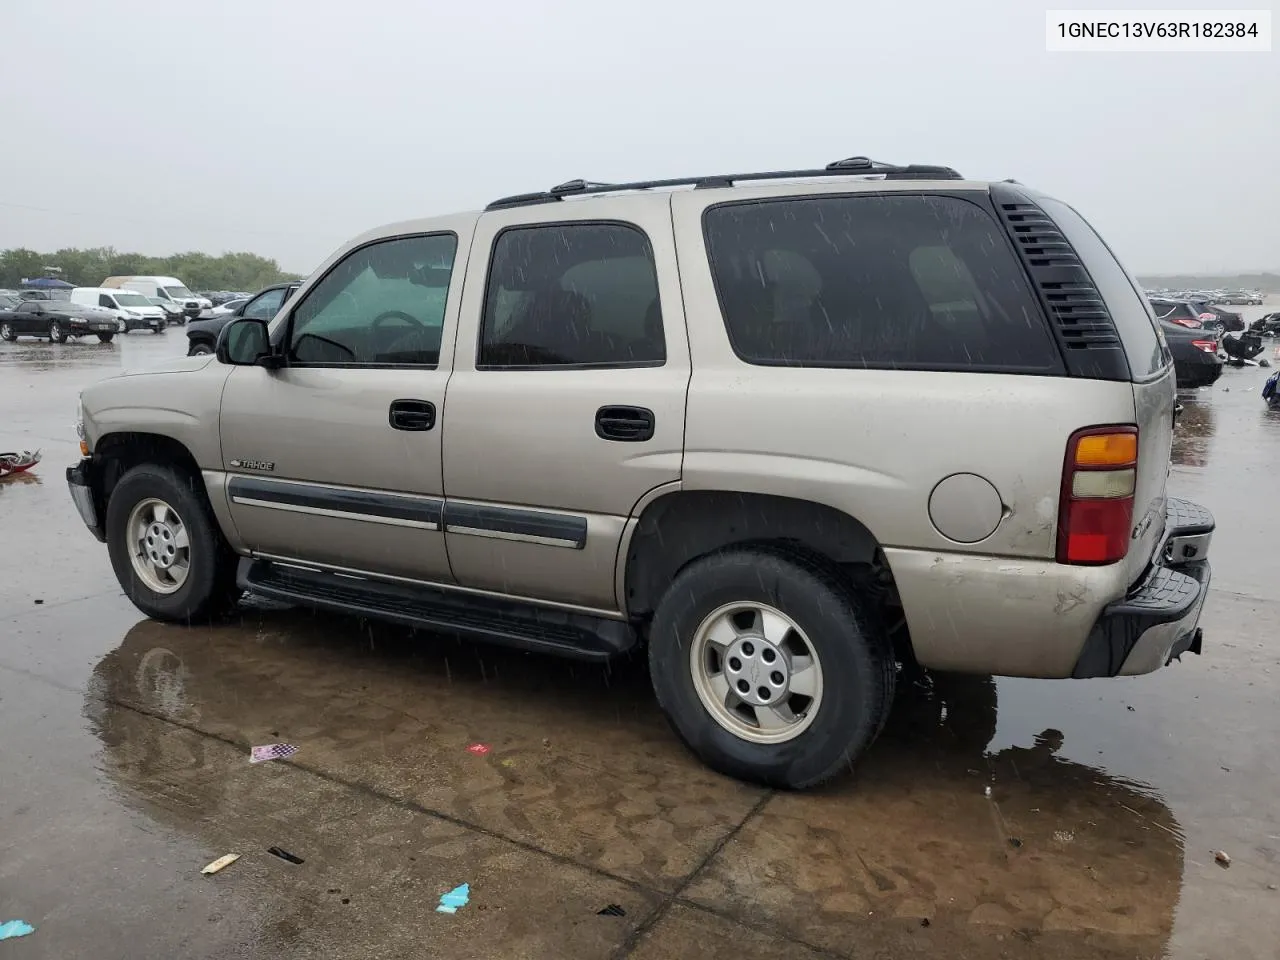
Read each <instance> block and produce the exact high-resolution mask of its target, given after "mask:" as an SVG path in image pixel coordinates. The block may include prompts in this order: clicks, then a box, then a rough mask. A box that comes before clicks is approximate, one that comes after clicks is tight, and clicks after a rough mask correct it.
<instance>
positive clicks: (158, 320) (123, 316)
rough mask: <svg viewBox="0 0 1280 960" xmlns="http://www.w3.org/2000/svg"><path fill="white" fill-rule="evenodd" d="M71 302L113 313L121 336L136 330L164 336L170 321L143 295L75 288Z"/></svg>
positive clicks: (115, 290)
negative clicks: (163, 333)
mask: <svg viewBox="0 0 1280 960" xmlns="http://www.w3.org/2000/svg"><path fill="white" fill-rule="evenodd" d="M71 302H72V303H79V304H81V305H83V306H87V307H92V306H97V307H102V308H103V309H104V310H109V311H111V314H112V316H114V317H115V318H116V320H117V321H118V322H119V324H120V332H121V333H130V332H132V331H134V330H150V331H151V332H152V333H162V332H163V331H164V330H165V329H166V328H167V327H168V326H169V321H168V318H167V317H166V315H165V312H164V310H162V309H161V308H160V307H157V306H156V305H155V304H153V303H152V302H151V301H150V300H148V299H147V298H146V297H144V296H143V295H142V294H140V293H135V292H134V291H132V290H122V289H112V288H110V287H76V288H75V289H74V290H72V291H71Z"/></svg>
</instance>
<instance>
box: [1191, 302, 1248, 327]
mask: <svg viewBox="0 0 1280 960" xmlns="http://www.w3.org/2000/svg"><path fill="white" fill-rule="evenodd" d="M1205 313H1208V314H1211V315H1212V317H1213V319H1212V320H1205V319H1204V314H1205ZM1201 322H1202V323H1203V324H1204V326H1205V327H1206V328H1208V329H1214V330H1217V331H1218V332H1220V333H1236V332H1238V331H1240V330H1243V329H1244V317H1243V316H1242V315H1241V314H1238V313H1236V312H1235V311H1234V310H1228V309H1226V308H1225V307H1219V306H1214V305H1212V304H1210V305H1208V306H1206V307H1204V310H1203V313H1201Z"/></svg>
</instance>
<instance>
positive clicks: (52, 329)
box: [49, 320, 67, 343]
mask: <svg viewBox="0 0 1280 960" xmlns="http://www.w3.org/2000/svg"><path fill="white" fill-rule="evenodd" d="M49 342H50V343H66V342H67V331H65V330H63V329H62V324H61V323H59V322H58V321H57V320H50V321H49Z"/></svg>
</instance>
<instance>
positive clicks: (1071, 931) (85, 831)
mask: <svg viewBox="0 0 1280 960" xmlns="http://www.w3.org/2000/svg"><path fill="white" fill-rule="evenodd" d="M1268 309H1275V307H1274V306H1272V307H1270V308H1268ZM1257 312H1258V308H1254V309H1253V310H1251V311H1250V313H1249V316H1253V315H1256V314H1257ZM1273 346H1274V345H1273V344H1271V343H1270V342H1269V343H1268V348H1267V352H1266V353H1265V354H1264V356H1266V357H1269V358H1270V357H1271V356H1272V353H1273ZM184 349H185V336H184V335H183V331H182V330H181V329H179V328H173V329H171V330H170V331H169V332H168V333H167V334H165V335H163V336H154V335H150V334H144V333H134V334H130V335H128V336H126V337H120V338H117V340H116V342H115V343H113V344H109V345H104V344H98V343H96V342H93V343H83V344H81V343H75V342H72V343H68V344H65V345H62V346H58V345H50V344H47V343H43V342H37V341H32V340H24V341H21V342H19V343H17V344H0V410H3V413H2V414H0V448H3V449H14V448H24V447H36V446H39V447H43V448H44V451H45V460H44V462H43V463H42V464H40V466H39V467H37V468H36V471H35V473H34V474H32V475H30V476H28V477H26V478H15V479H9V480H7V481H0V558H3V559H0V570H2V571H3V576H2V577H0V923H2V922H3V921H5V920H11V919H19V918H20V919H23V920H26V921H28V922H29V923H32V924H34V925H35V926H36V927H37V930H36V932H35V933H34V934H33V935H31V936H29V937H26V938H24V939H21V940H14V941H6V942H4V943H2V944H0V956H3V957H4V958H5V960H8V958H13V960H25V958H35V957H41V958H61V960H68V958H78V957H93V958H97V960H108V958H117V957H119V958H125V957H128V958H152V957H155V958H171V957H184V958H185V957H193V958H200V957H219V958H223V957H337V958H348V957H350V958H357V957H359V958H382V957H444V958H454V957H458V958H461V957H474V958H482V957H484V958H487V957H522V958H526V957H527V958H596V957H601V958H603V957H611V956H629V957H636V958H659V957H677V958H683V957H689V958H693V957H698V958H705V960H713V958H721V957H723V958H730V957H732V958H734V960H754V958H761V960H763V958H766V957H769V958H772V957H787V958H809V957H858V958H867V957H913V956H925V955H929V956H934V957H937V956H943V957H955V956H966V957H975V958H987V957H1064V958H1065V957H1072V958H1088V957H1162V956H1171V957H1179V958H1181V957H1186V958H1207V957H1215V958H1216V957H1231V958H1253V957H1258V958H1263V957H1266V958H1274V957H1280V892H1277V890H1276V887H1277V886H1280V804H1278V802H1277V798H1278V797H1280V764H1277V763H1276V761H1275V754H1276V748H1277V744H1280V706H1278V705H1277V700H1276V693H1277V684H1278V682H1280V656H1278V654H1277V650H1278V647H1277V643H1276V633H1277V624H1280V600H1277V599H1274V598H1275V597H1276V590H1275V584H1276V582H1277V578H1278V577H1280V559H1278V558H1277V556H1276V552H1275V550H1274V549H1273V546H1274V544H1273V539H1274V537H1272V536H1268V535H1269V534H1274V532H1275V531H1276V530H1277V529H1278V527H1277V524H1276V521H1275V519H1274V518H1275V511H1276V498H1277V493H1276V491H1277V486H1276V482H1275V476H1276V471H1277V469H1278V468H1280V416H1278V415H1275V414H1268V413H1267V412H1266V410H1265V406H1264V404H1263V402H1262V400H1261V399H1260V397H1259V394H1258V391H1259V390H1260V389H1261V386H1262V382H1263V380H1264V379H1265V375H1266V373H1265V371H1262V370H1259V369H1256V368H1245V369H1231V368H1228V369H1227V370H1226V371H1225V372H1224V375H1223V377H1222V379H1221V380H1220V381H1219V383H1218V384H1217V385H1216V386H1215V387H1213V388H1209V389H1206V390H1202V391H1198V392H1194V393H1189V394H1184V395H1183V398H1182V399H1183V402H1184V404H1185V406H1186V410H1185V413H1184V414H1183V417H1182V421H1181V425H1180V427H1179V430H1178V433H1177V438H1176V440H1175V449H1174V460H1175V466H1174V469H1173V475H1172V479H1171V492H1173V493H1175V494H1177V495H1181V496H1186V497H1189V498H1192V499H1195V500H1198V501H1200V502H1202V503H1204V504H1206V505H1207V506H1209V507H1210V508H1211V509H1212V510H1213V511H1214V513H1215V514H1216V516H1217V520H1218V531H1217V534H1216V536H1215V539H1214V542H1213V547H1212V550H1211V556H1212V559H1213V562H1214V582H1213V593H1212V595H1211V597H1210V600H1209V602H1208V605H1207V606H1206V608H1205V613H1204V618H1203V621H1202V624H1203V626H1204V628H1205V635H1206V639H1205V648H1204V655H1203V656H1201V657H1195V656H1186V657H1184V658H1183V662H1182V663H1181V664H1175V665H1174V666H1173V667H1171V668H1170V669H1167V670H1163V671H1160V672H1159V673H1157V674H1154V675H1151V676H1147V677H1138V678H1132V679H1123V680H1100V681H1026V680H1006V679H1000V680H996V681H993V680H990V679H982V678H978V679H969V680H965V681H956V682H954V683H952V684H950V685H947V686H945V687H944V688H943V693H942V694H940V695H939V696H937V697H933V698H929V697H925V696H923V695H915V694H906V695H903V696H901V697H900V698H899V702H898V704H897V706H896V708H895V713H894V716H893V718H892V719H891V720H890V722H889V725H888V727H887V728H886V731H885V733H884V735H883V736H882V738H881V739H880V741H879V742H878V743H877V744H876V746H875V747H874V748H873V750H872V751H871V753H870V754H869V755H868V757H867V758H866V759H865V761H864V762H863V763H862V764H861V765H860V766H859V767H858V770H857V772H856V774H854V775H852V776H848V777H845V778H842V779H841V780H840V781H839V782H837V783H835V784H832V785H830V786H828V787H825V788H823V789H821V790H818V791H813V792H809V793H805V794H780V793H773V792H769V791H765V790H761V789H757V788H753V787H748V786H745V785H743V784H740V783H737V782H735V781H732V780H728V779H725V778H723V777H720V776H718V775H716V774H714V773H711V772H710V771H708V770H706V769H705V768H703V767H702V766H701V765H700V764H699V763H698V762H697V761H695V760H694V759H693V758H692V757H690V756H689V755H688V754H687V753H686V752H685V751H684V749H683V748H682V747H681V746H680V745H679V743H678V742H677V741H676V739H675V737H674V735H672V734H671V733H670V732H669V731H668V729H667V727H666V725H665V723H664V721H663V719H662V717H661V716H660V714H659V713H658V711H657V708H656V706H655V704H654V701H653V698H652V695H651V693H650V691H649V688H648V682H647V678H646V677H645V674H644V670H643V667H642V665H639V664H625V663H624V664H621V665H618V666H615V667H614V668H613V669H610V670H604V669H600V668H592V667H584V666H582V665H577V664H569V663H565V662H561V661H558V660H550V659H546V658H542V657H536V656H531V655H523V654H519V653H516V652H512V651H505V650H501V649H494V648H487V647H480V646H475V645H463V644H460V643H457V642H454V641H451V640H442V639H439V638H433V637H430V636H426V635H417V636H414V635H411V634H409V633H408V632H406V631H403V630H397V629H394V628H387V627H382V626H371V625H369V624H365V623H362V622H360V621H357V620H349V619H344V618H340V617H333V616H328V615H325V616H318V615H313V614H311V613H308V612H303V611H291V610H285V609H274V608H269V607H266V606H265V605H264V606H248V607H246V609H245V610H244V615H243V620H242V622H241V623H239V624H235V625H229V626H225V627H219V628H183V627H174V626H166V625H162V624H159V623H155V622H152V621H149V620H147V619H145V618H143V617H142V615H141V614H139V613H138V612H137V611H136V610H135V609H134V607H133V606H132V605H131V604H130V603H129V602H128V601H127V600H126V599H125V598H124V596H123V595H122V594H121V591H120V589H119V588H118V586H117V585H116V582H115V579H114V577H113V576H112V573H111V569H110V566H109V564H108V561H107V555H106V551H105V548H103V547H102V546H101V545H99V544H98V543H97V541H95V540H94V539H93V538H92V537H91V536H90V534H89V533H88V532H87V531H85V529H84V528H83V526H82V524H81V522H80V519H79V517H78V516H77V514H76V512H75V509H74V508H73V507H72V505H71V501H70V498H69V497H68V495H67V491H66V487H65V483H64V480H63V468H64V467H65V466H67V465H69V464H71V463H72V462H74V461H75V459H76V458H77V456H78V452H77V449H76V445H75V435H74V431H73V427H72V423H73V420H74V415H75V405H76V395H77V392H78V391H79V389H80V388H81V387H83V386H85V385H87V384H89V383H91V382H93V381H94V380H96V379H99V378H101V377H104V376H107V375H109V374H111V373H113V372H114V371H116V370H118V369H120V368H121V367H137V366H146V365H147V364H148V362H151V361H154V360H156V359H158V358H160V357H161V356H165V355H171V354H175V353H180V352H182V351H183V350H184ZM1028 642H1034V638H1033V637H1028ZM276 741H284V742H288V743H292V744H296V745H297V746H298V747H299V748H300V750H299V752H298V753H297V754H296V756H294V757H293V758H292V759H291V760H289V761H285V762H274V763H266V764H260V765H252V766H251V765H250V764H249V763H248V762H247V754H248V750H249V747H250V746H251V745H253V744H260V743H270V742H276ZM477 743H480V744H485V745H487V746H488V747H489V748H490V750H489V752H488V753H485V754H477V753H473V752H469V751H468V749H467V748H468V747H469V746H470V745H472V744H477ZM987 786H989V787H990V788H991V796H990V797H989V798H988V797H987V796H985V794H984V788H985V787H987ZM271 846H278V847H282V848H284V849H286V850H288V851H290V852H292V853H294V854H296V856H298V857H300V858H302V859H303V861H304V862H303V863H301V864H291V863H288V862H285V861H283V860H281V859H278V858H276V857H274V856H272V855H269V854H268V853H267V852H266V851H267V848H268V847H271ZM1219 849H1222V850H1225V851H1227V852H1228V853H1229V854H1230V856H1231V858H1232V862H1231V866H1230V868H1229V869H1224V868H1222V867H1220V866H1218V865H1217V864H1215V862H1214V851H1215V850H1219ZM231 852H234V853H239V854H241V859H240V860H239V861H238V862H237V863H235V864H233V865H232V866H231V867H229V868H227V869H226V870H224V871H223V872H222V873H220V874H218V875H217V876H215V877H202V876H201V875H200V868H201V867H203V866H204V865H205V864H206V863H208V862H209V861H211V860H213V859H215V858H216V857H219V856H221V855H222V854H225V853H231ZM461 883H469V884H470V888H471V900H470V903H469V904H468V905H467V906H466V907H464V908H462V909H461V910H460V911H459V912H458V913H457V914H456V915H447V914H442V913H437V912H436V911H435V907H436V904H437V902H438V898H439V896H440V894H442V893H444V892H446V891H448V890H450V889H451V888H453V887H455V886H456V885H458V884H461ZM610 904H617V905H619V906H620V907H622V909H623V910H624V911H625V915H624V916H607V915H606V916H602V915H599V914H598V911H600V910H601V909H603V908H604V907H606V906H608V905H610Z"/></svg>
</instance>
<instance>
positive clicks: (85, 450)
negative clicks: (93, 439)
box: [80, 440, 89, 457]
mask: <svg viewBox="0 0 1280 960" xmlns="http://www.w3.org/2000/svg"><path fill="white" fill-rule="evenodd" d="M88 455H89V445H88V444H87V443H85V442H84V441H83V440H81V441H80V456H82V457H87V456H88Z"/></svg>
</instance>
